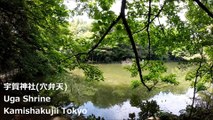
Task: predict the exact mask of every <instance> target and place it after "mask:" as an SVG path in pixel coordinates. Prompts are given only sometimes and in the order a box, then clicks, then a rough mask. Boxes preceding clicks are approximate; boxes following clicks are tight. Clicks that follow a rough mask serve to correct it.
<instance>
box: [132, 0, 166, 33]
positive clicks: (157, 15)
mask: <svg viewBox="0 0 213 120" xmlns="http://www.w3.org/2000/svg"><path fill="white" fill-rule="evenodd" d="M166 3H167V0H165V2H164V3H163V5H162V7H161V9H160V10H159V11H158V13H157V14H156V15H155V16H154V18H152V20H150V22H149V23H147V24H146V25H145V26H144V27H143V28H142V29H140V30H137V31H135V32H133V35H134V34H137V33H139V32H142V31H144V30H145V29H146V28H147V26H148V25H149V24H151V23H152V22H153V21H154V20H155V19H156V18H157V17H159V15H160V13H161V12H162V11H163V8H164V6H165V5H166ZM150 15H151V14H150Z"/></svg>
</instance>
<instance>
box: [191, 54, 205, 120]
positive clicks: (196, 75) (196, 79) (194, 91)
mask: <svg viewBox="0 0 213 120" xmlns="http://www.w3.org/2000/svg"><path fill="white" fill-rule="evenodd" d="M200 55H201V60H200V61H199V67H198V68H197V70H196V74H195V81H194V84H193V88H194V90H193V97H192V104H191V110H190V113H189V119H190V120H191V117H192V112H193V110H194V103H195V95H196V93H197V88H196V86H197V83H198V77H199V76H200V75H199V74H200V73H199V71H200V69H201V67H202V60H203V50H201V52H200Z"/></svg>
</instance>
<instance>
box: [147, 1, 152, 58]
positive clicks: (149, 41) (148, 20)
mask: <svg viewBox="0 0 213 120" xmlns="http://www.w3.org/2000/svg"><path fill="white" fill-rule="evenodd" d="M151 4H152V0H149V12H148V19H147V23H148V24H147V27H146V32H147V36H148V44H149V46H148V52H149V53H148V55H149V56H148V60H150V59H151V52H150V51H151V40H150V31H149V27H150V18H151V10H152V8H151V7H152V6H151Z"/></svg>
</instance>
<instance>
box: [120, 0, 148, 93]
mask: <svg viewBox="0 0 213 120" xmlns="http://www.w3.org/2000/svg"><path fill="white" fill-rule="evenodd" d="M125 7H126V0H122V7H121V8H122V9H121V13H120V16H121V19H122V21H123V25H124V27H125V29H126V32H127V34H128V37H129V39H130V42H131V45H132V49H133V52H134V54H135V59H136V65H137V68H138V72H139V77H140V80H141V83H142V84H143V85H144V86H145V87H146V88H147V89H148V91H151V89H152V88H150V87H149V86H147V85H146V83H145V82H144V79H143V76H142V70H141V66H140V60H139V56H138V52H137V48H136V45H135V41H134V38H133V35H132V31H131V29H130V27H129V25H128V23H127V20H126V18H125Z"/></svg>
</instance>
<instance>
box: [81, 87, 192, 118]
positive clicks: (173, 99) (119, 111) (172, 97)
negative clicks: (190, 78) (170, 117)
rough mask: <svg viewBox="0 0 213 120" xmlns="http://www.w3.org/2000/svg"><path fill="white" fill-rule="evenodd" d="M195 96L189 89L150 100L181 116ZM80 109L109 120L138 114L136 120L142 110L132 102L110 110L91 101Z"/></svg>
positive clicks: (164, 94)
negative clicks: (181, 111) (180, 112)
mask: <svg viewBox="0 0 213 120" xmlns="http://www.w3.org/2000/svg"><path fill="white" fill-rule="evenodd" d="M192 94H193V89H191V88H190V89H188V91H186V93H185V94H173V93H171V92H160V93H159V94H157V95H155V96H153V97H152V98H150V99H149V100H156V101H157V103H158V105H159V106H160V109H161V110H163V111H165V112H172V113H173V114H176V115H179V111H180V110H182V109H185V108H186V106H187V105H188V104H191V100H190V98H191V96H192ZM80 108H84V109H87V114H86V116H88V115H91V114H94V115H95V116H100V117H104V118H105V119H106V120H108V119H127V118H128V117H129V113H133V112H134V113H136V118H138V113H139V112H140V108H138V107H133V106H132V105H131V104H130V100H126V101H125V102H123V103H120V104H117V105H114V106H112V107H109V108H100V107H97V106H95V105H94V104H93V103H92V102H91V101H88V102H86V103H84V104H83V105H82V106H80Z"/></svg>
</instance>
